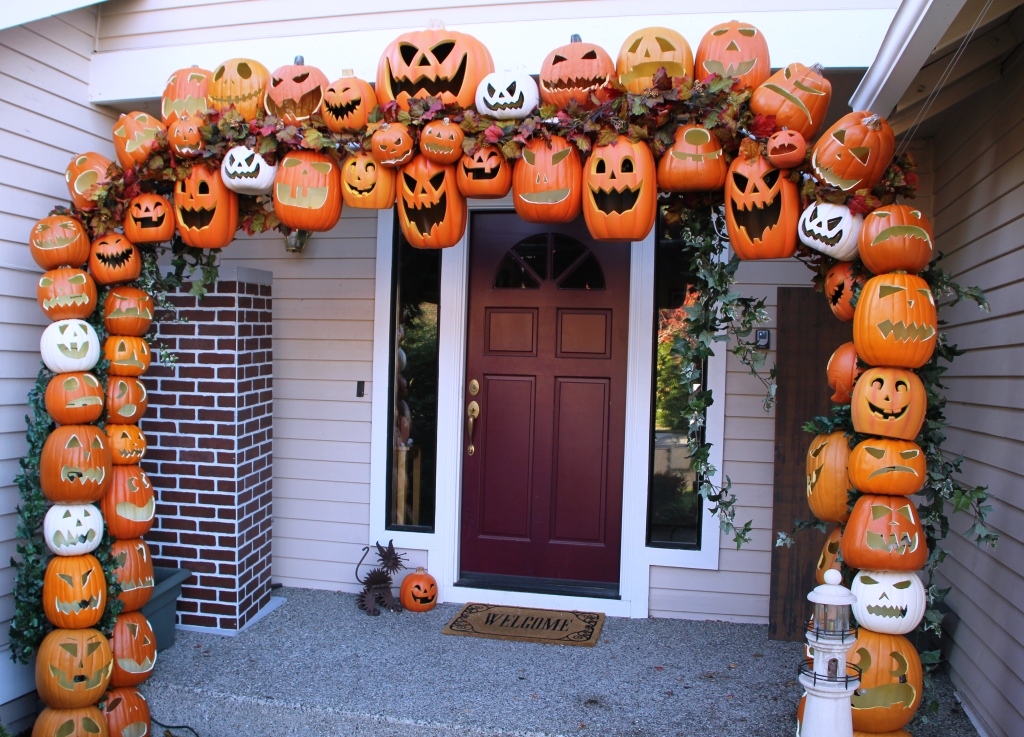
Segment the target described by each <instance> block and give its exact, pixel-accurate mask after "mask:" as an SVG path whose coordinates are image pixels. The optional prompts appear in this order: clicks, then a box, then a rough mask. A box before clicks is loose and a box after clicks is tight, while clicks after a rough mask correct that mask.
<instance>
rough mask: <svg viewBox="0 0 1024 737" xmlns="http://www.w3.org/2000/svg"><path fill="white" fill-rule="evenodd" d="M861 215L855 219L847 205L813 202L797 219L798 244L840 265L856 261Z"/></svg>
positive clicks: (862, 220)
mask: <svg viewBox="0 0 1024 737" xmlns="http://www.w3.org/2000/svg"><path fill="white" fill-rule="evenodd" d="M863 224H864V216H863V215H854V214H853V213H852V212H850V208H849V207H847V206H846V205H834V204H832V203H831V202H812V203H811V204H810V206H809V207H808V208H807V209H806V210H804V212H803V214H802V215H801V216H800V223H799V225H797V232H798V233H799V235H800V242H801V243H803V244H804V245H805V246H807V247H808V248H813V249H814V250H815V251H820V252H821V253H824V254H825V255H826V256H831V257H832V258H834V259H837V260H839V261H853V260H854V259H855V258H857V237H858V236H859V235H860V228H861V226H862V225H863Z"/></svg>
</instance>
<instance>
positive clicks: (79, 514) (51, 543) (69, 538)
mask: <svg viewBox="0 0 1024 737" xmlns="http://www.w3.org/2000/svg"><path fill="white" fill-rule="evenodd" d="M102 539H103V515H102V514H100V510H98V509H97V508H96V507H95V506H93V505H92V504H54V505H53V506H52V507H50V508H49V509H48V510H47V511H46V517H44V518H43V540H44V542H46V547H48V548H49V549H50V552H52V553H53V554H54V555H85V554H86V553H91V552H92V551H94V550H95V549H96V548H98V547H99V545H100V541H101V540H102Z"/></svg>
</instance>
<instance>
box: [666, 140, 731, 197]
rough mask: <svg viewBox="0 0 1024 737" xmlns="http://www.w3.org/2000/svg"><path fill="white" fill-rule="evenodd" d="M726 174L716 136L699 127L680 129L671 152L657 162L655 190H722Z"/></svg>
mask: <svg viewBox="0 0 1024 737" xmlns="http://www.w3.org/2000/svg"><path fill="white" fill-rule="evenodd" d="M728 171H729V165H728V164H727V163H726V161H725V155H724V154H723V153H722V142H721V141H719V140H718V136H716V135H714V134H713V133H712V132H711V131H709V130H708V129H707V128H705V127H704V126H702V125H696V124H694V125H681V126H679V127H678V128H676V132H675V134H674V136H673V143H672V148H670V149H669V150H668V151H666V152H665V155H664V156H662V157H661V161H659V162H658V188H659V189H662V190H665V191H667V192H707V191H710V190H715V189H721V188H722V186H723V185H724V184H725V177H726V175H727V173H728Z"/></svg>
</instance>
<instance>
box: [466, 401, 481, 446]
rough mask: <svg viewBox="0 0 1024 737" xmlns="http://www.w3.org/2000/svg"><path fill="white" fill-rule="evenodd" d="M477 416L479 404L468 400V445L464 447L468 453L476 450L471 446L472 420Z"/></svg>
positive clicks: (478, 414)
mask: <svg viewBox="0 0 1024 737" xmlns="http://www.w3.org/2000/svg"><path fill="white" fill-rule="evenodd" d="M479 416H480V405H479V404H477V403H476V402H475V401H473V402H470V403H469V405H468V406H467V407H466V417H468V418H469V429H468V432H469V447H468V448H467V449H466V452H467V453H469V454H470V455H473V453H475V452H476V448H474V447H473V424H474V420H476V418H477V417H479Z"/></svg>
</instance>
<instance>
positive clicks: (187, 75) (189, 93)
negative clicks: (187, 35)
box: [160, 66, 213, 125]
mask: <svg viewBox="0 0 1024 737" xmlns="http://www.w3.org/2000/svg"><path fill="white" fill-rule="evenodd" d="M212 76H213V72H211V71H209V70H207V69H201V68H199V67H197V66H191V67H188V68H187V69H179V70H178V71H176V72H174V74H172V75H171V76H170V77H169V78H168V79H167V85H166V86H165V87H164V93H163V95H162V96H161V97H160V115H161V117H163V119H164V124H165V125H170V124H171V122H173V121H174V120H176V119H177V118H179V117H181V116H182V115H205V114H206V93H207V90H208V89H209V86H210V78H211V77H212Z"/></svg>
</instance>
